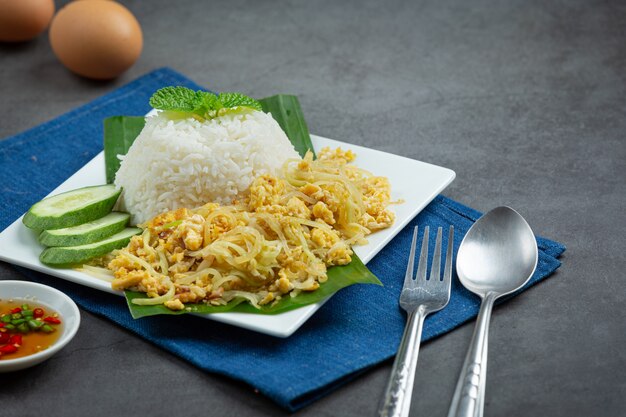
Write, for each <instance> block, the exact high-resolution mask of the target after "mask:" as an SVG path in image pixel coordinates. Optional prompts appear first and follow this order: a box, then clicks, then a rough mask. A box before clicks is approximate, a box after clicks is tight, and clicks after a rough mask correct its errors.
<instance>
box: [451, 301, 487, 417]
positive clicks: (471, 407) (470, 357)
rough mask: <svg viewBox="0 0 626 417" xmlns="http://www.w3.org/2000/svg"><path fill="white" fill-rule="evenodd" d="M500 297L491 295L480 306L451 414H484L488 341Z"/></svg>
mask: <svg viewBox="0 0 626 417" xmlns="http://www.w3.org/2000/svg"><path fill="white" fill-rule="evenodd" d="M495 299H496V297H495V295H494V294H488V295H487V296H485V298H484V299H483V301H482V303H481V305H480V312H479V313H478V319H477V320H476V327H475V328H474V335H473V336H472V341H471V343H470V347H469V349H468V352H467V356H466V357H465V362H464V363H463V368H462V369H461V374H460V375H459V380H458V381H457V384H456V389H455V391H454V396H453V397H452V403H451V404H450V410H449V411H448V417H482V415H483V407H484V398H485V397H484V390H485V381H486V378H487V341H488V334H489V321H490V319H491V310H492V309H493V303H494V301H495Z"/></svg>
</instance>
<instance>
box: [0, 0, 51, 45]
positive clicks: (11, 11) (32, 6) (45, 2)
mask: <svg viewBox="0 0 626 417" xmlns="http://www.w3.org/2000/svg"><path fill="white" fill-rule="evenodd" d="M53 14H54V1H53V0H0V41H1V42H22V41H28V40H31V39H33V38H34V37H35V36H37V35H39V34H40V33H41V32H43V31H44V29H45V28H47V27H48V24H49V23H50V19H52V15H53Z"/></svg>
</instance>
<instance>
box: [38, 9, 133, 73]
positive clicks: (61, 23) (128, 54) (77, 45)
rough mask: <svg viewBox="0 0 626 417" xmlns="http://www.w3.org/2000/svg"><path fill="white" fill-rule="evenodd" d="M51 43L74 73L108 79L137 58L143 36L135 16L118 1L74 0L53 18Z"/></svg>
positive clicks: (130, 64) (61, 59) (60, 58)
mask: <svg viewBox="0 0 626 417" xmlns="http://www.w3.org/2000/svg"><path fill="white" fill-rule="evenodd" d="M50 44H51V45H52V50H53V51H54V53H55V55H56V56H57V58H59V60H60V61H61V62H62V63H63V65H65V66H66V67H67V68H68V69H70V70H71V71H73V72H75V73H76V74H78V75H82V76H84V77H87V78H94V79H111V78H115V77H117V76H118V75H120V74H121V73H122V72H124V71H126V70H127V69H128V68H130V66H132V65H133V64H134V63H135V61H136V60H137V59H138V58H139V55H140V54H141V49H142V47H143V36H142V33H141V27H140V26H139V22H137V19H135V16H133V14H132V13H131V12H130V11H129V10H128V9H127V8H125V7H124V6H122V5H121V4H119V3H116V2H113V1H109V0H90V1H75V2H72V3H69V4H68V5H66V6H65V7H63V8H62V9H61V10H59V12H58V13H57V15H56V16H55V17H54V19H53V20H52V24H51V25H50Z"/></svg>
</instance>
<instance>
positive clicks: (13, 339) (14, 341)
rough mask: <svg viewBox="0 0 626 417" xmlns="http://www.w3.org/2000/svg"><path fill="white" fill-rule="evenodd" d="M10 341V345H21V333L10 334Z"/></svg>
mask: <svg viewBox="0 0 626 417" xmlns="http://www.w3.org/2000/svg"><path fill="white" fill-rule="evenodd" d="M10 343H11V344H12V345H21V344H22V335H21V334H14V335H13V336H11V341H10Z"/></svg>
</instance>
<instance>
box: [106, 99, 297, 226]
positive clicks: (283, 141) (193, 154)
mask: <svg viewBox="0 0 626 417" xmlns="http://www.w3.org/2000/svg"><path fill="white" fill-rule="evenodd" d="M297 157H298V153H297V152H296V151H295V150H294V148H293V145H292V144H291V142H289V139H288V138H287V136H286V135H285V133H284V132H283V130H282V129H281V128H280V126H279V125H278V123H277V122H276V121H275V120H274V119H273V118H272V116H271V115H270V114H266V113H263V112H260V111H251V112H246V113H231V114H226V115H223V116H220V117H217V118H215V119H211V120H206V121H203V122H200V121H198V120H195V119H191V118H186V119H179V120H172V119H170V118H168V117H166V116H164V115H163V114H157V115H155V116H150V117H147V118H146V126H145V127H144V129H143V130H142V132H141V133H140V135H139V136H138V137H137V139H135V142H134V143H133V145H132V146H131V148H130V149H129V151H128V153H127V154H126V155H125V156H120V159H121V160H122V163H121V166H120V169H119V171H118V172H117V174H116V176H115V185H116V186H117V187H121V188H123V192H122V197H121V208H122V209H123V210H126V211H128V212H129V213H131V216H132V217H131V222H132V223H133V224H138V223H143V222H145V221H147V220H150V219H151V218H152V217H154V216H155V215H157V214H160V213H163V212H165V211H168V210H173V209H177V208H180V207H187V208H195V207H198V206H201V205H203V204H206V203H208V202H216V203H220V204H229V203H231V202H232V200H233V199H236V198H239V197H241V196H242V194H243V192H244V191H246V189H247V188H248V187H249V186H250V184H251V183H252V181H253V179H254V178H256V177H257V176H259V175H263V174H273V175H276V174H277V172H278V170H279V169H280V168H281V166H282V165H283V163H284V162H285V160H287V159H289V158H297Z"/></svg>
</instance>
